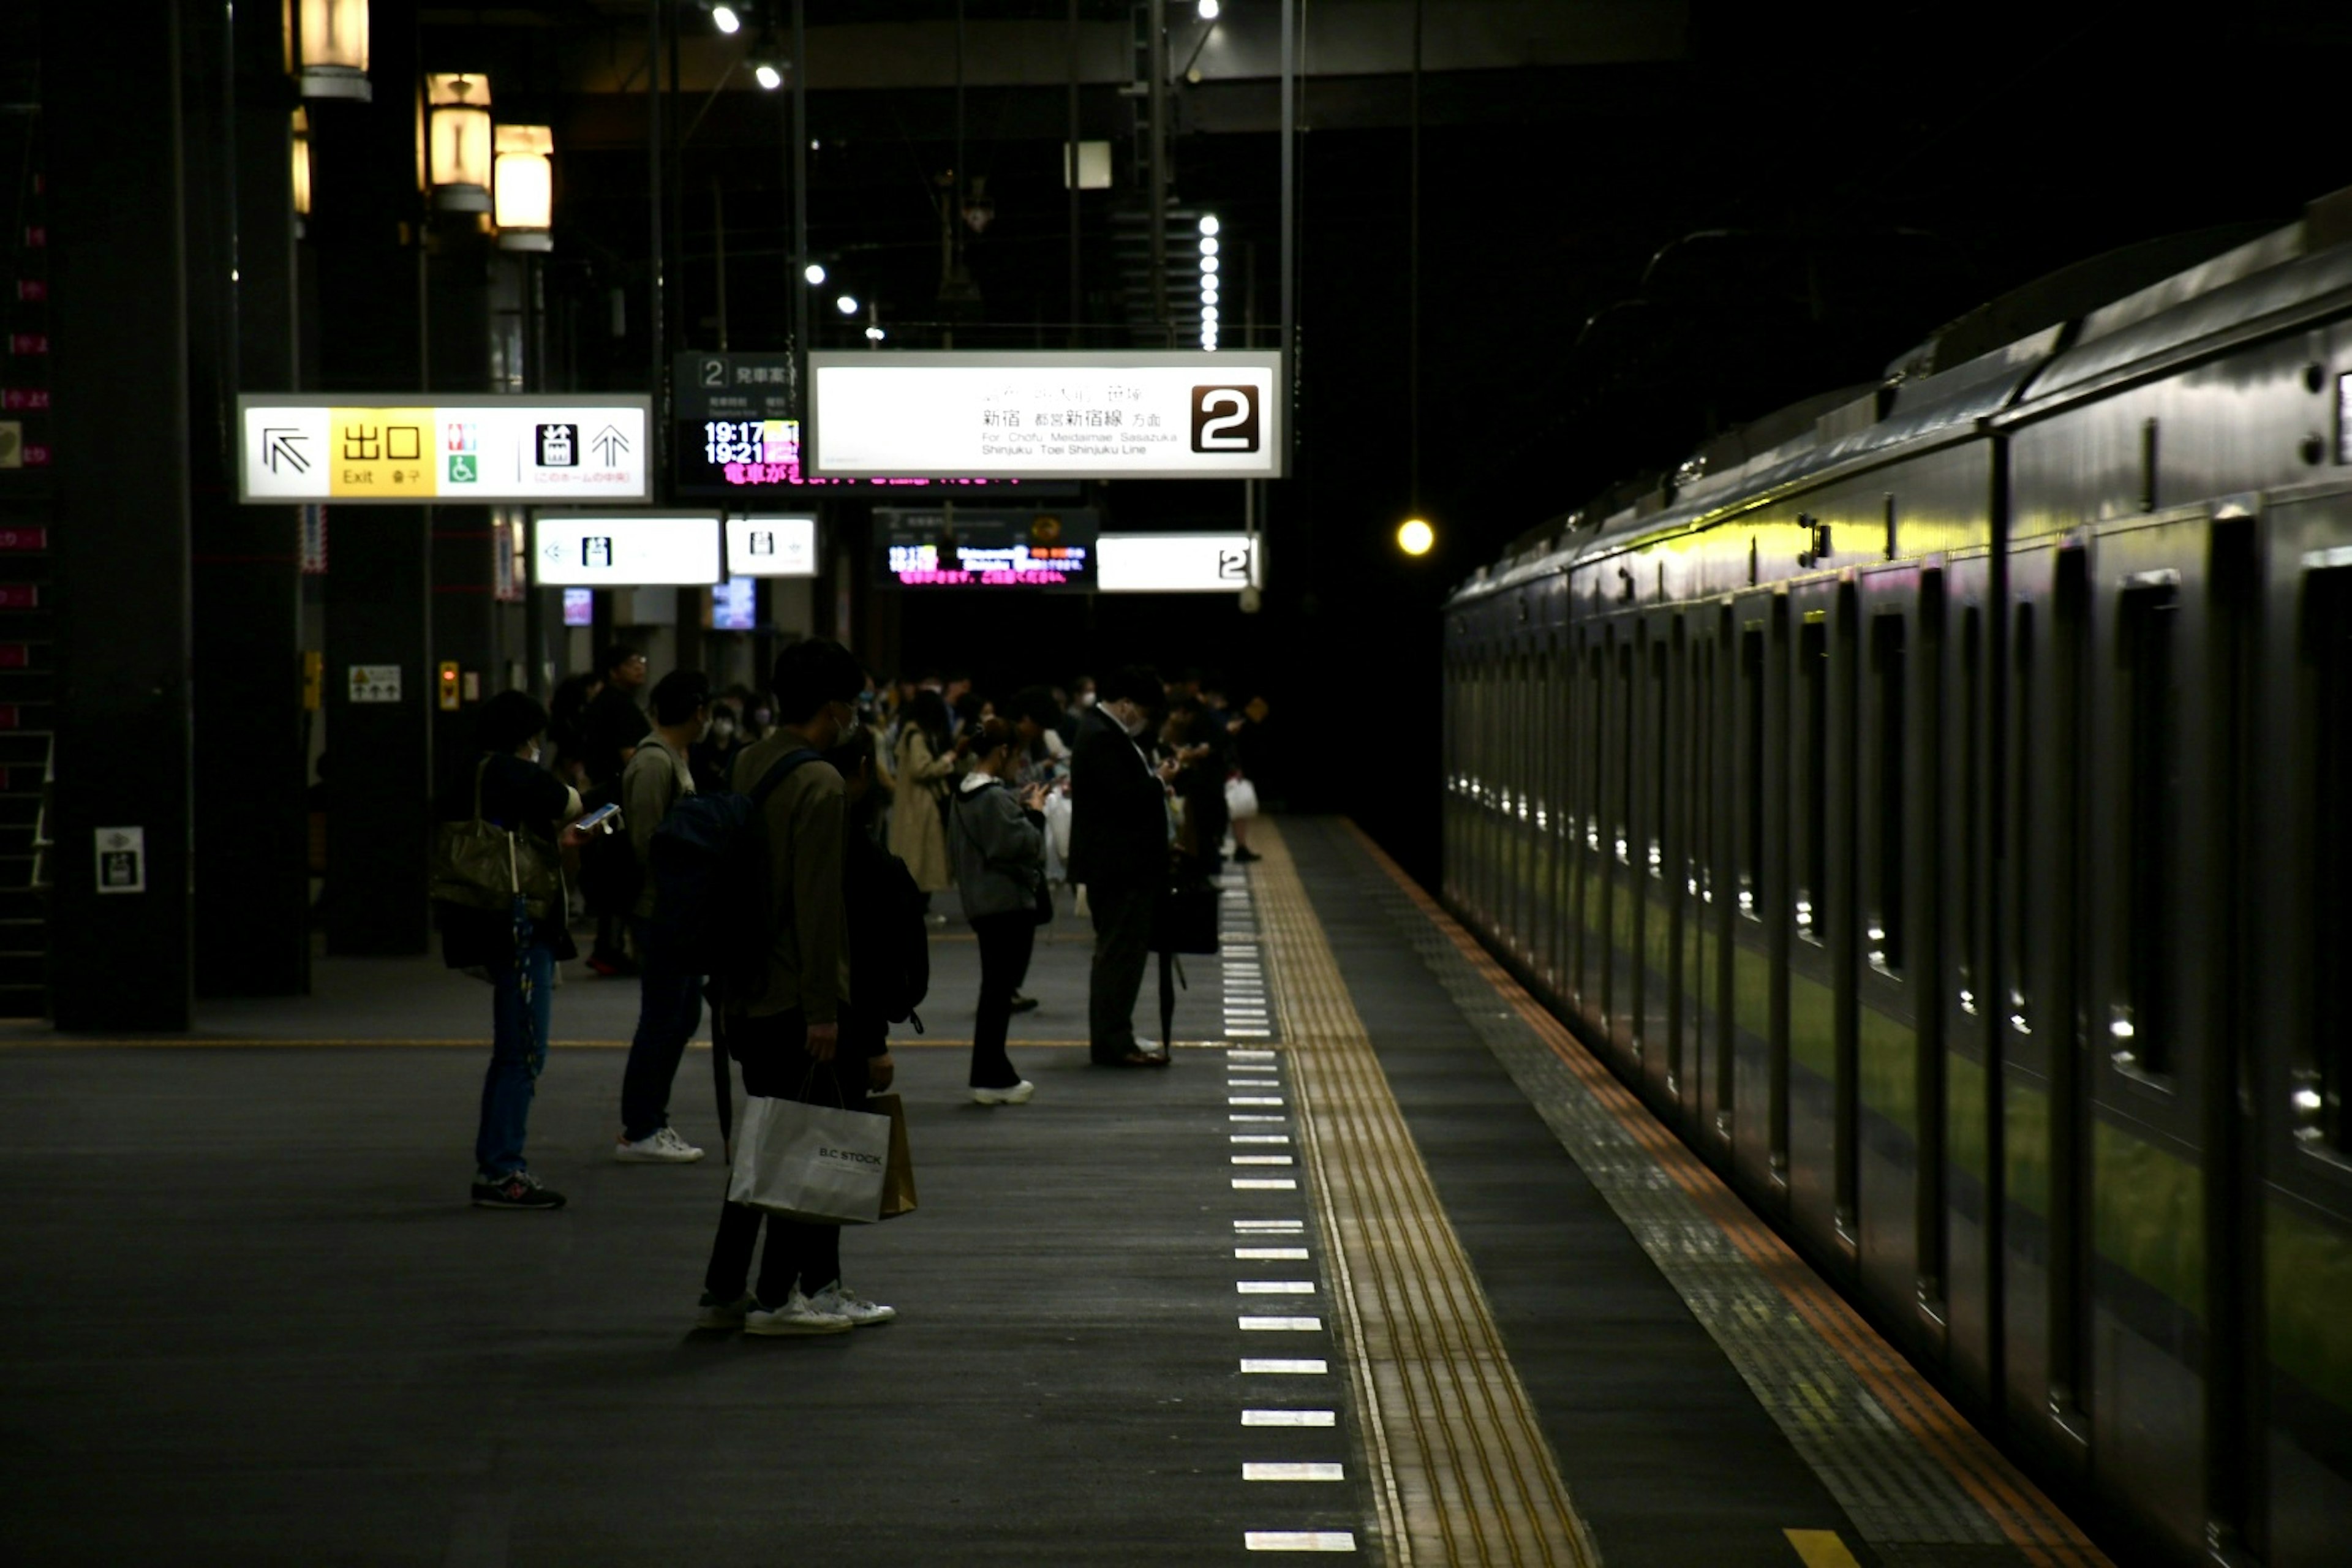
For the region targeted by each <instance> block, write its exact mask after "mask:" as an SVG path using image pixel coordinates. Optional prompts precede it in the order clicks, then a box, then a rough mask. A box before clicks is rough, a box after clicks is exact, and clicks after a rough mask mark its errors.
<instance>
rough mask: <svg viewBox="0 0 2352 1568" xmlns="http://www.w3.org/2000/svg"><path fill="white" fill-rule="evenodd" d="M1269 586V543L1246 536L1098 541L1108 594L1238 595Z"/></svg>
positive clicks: (1100, 575) (1100, 586) (1099, 582)
mask: <svg viewBox="0 0 2352 1568" xmlns="http://www.w3.org/2000/svg"><path fill="white" fill-rule="evenodd" d="M1095 587H1096V589H1097V591H1098V592H1101V593H1105V594H1238V593H1240V592H1241V591H1242V590H1243V589H1244V588H1263V587H1265V539H1263V538H1253V537H1252V536H1251V535H1249V534H1246V533H1106V534H1103V535H1102V536H1100V537H1099V538H1097V540H1096V541H1095Z"/></svg>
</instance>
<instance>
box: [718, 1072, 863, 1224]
mask: <svg viewBox="0 0 2352 1568" xmlns="http://www.w3.org/2000/svg"><path fill="white" fill-rule="evenodd" d="M889 1160H890V1119H889V1118H888V1117H887V1116H876V1115H873V1114H871V1113H870V1112H867V1111H863V1110H839V1109H837V1108H835V1107H834V1106H829V1105H809V1104H805V1103H803V1102H802V1101H800V1100H774V1099H771V1098H769V1097H768V1096H765V1095H757V1094H755V1095H751V1096H749V1097H747V1098H746V1099H745V1100H744V1102H743V1124H742V1126H741V1127H740V1128H738V1129H737V1130H736V1133H735V1168H734V1170H733V1172H732V1173H730V1175H729V1177H728V1181H727V1197H728V1200H729V1201H730V1203H739V1204H748V1205H751V1207H753V1208H756V1209H765V1210H767V1211H768V1212H769V1213H770V1214H779V1215H787V1216H788V1217H790V1218H793V1219H803V1220H809V1221H812V1222H814V1223H815V1224H818V1225H871V1224H873V1223H874V1222H875V1221H876V1220H877V1219H880V1218H881V1217H882V1179H883V1175H884V1173H885V1172H886V1171H887V1168H888V1165H889Z"/></svg>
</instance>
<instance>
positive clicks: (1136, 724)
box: [1070, 668, 1175, 1067]
mask: <svg viewBox="0 0 2352 1568" xmlns="http://www.w3.org/2000/svg"><path fill="white" fill-rule="evenodd" d="M1099 691H1100V696H1101V700H1100V701H1099V702H1097V704H1096V706H1095V707H1094V708H1093V710H1091V711H1089V712H1088V713H1087V717H1086V721H1085V722H1084V723H1082V724H1081V725H1079V727H1078V742H1077V745H1076V747H1074V748H1073V749H1072V752H1071V755H1070V805H1071V810H1072V820H1071V824H1070V879H1071V880H1072V881H1074V882H1082V883H1084V884H1085V885H1086V889H1087V900H1088V902H1089V904H1090V906H1091V908H1092V911H1093V914H1094V922H1095V955H1094V963H1093V966H1092V968H1091V970H1090V971H1089V972H1088V974H1087V1047H1088V1050H1089V1052H1090V1054H1091V1056H1092V1058H1093V1060H1094V1063H1095V1065H1096V1066H1097V1067H1166V1066H1167V1065H1168V1058H1167V1056H1166V1055H1165V1054H1164V1053H1162V1052H1159V1051H1147V1050H1145V1049H1143V1048H1142V1047H1139V1045H1137V1044H1136V1039H1135V998H1136V995H1137V994H1138V993H1139V992H1140V991H1141V990H1142V988H1143V972H1144V968H1145V965H1146V963H1148V961H1149V958H1150V951H1149V950H1150V943H1151V911H1152V906H1153V905H1154V904H1155V903H1156V902H1157V901H1158V900H1159V898H1160V891H1161V889H1163V888H1165V886H1166V885H1167V881H1168V864H1169V862H1168V856H1169V840H1170V828H1171V817H1170V815H1169V810H1168V791H1167V778H1168V776H1169V775H1170V774H1171V773H1174V771H1175V768H1174V764H1173V763H1170V764H1167V765H1165V766H1163V767H1160V768H1154V766H1153V765H1152V763H1151V762H1150V758H1149V757H1148V756H1147V754H1146V753H1145V752H1144V750H1143V746H1142V744H1141V742H1140V737H1142V736H1143V735H1144V734H1145V733H1146V732H1147V731H1148V730H1149V727H1150V722H1151V715H1152V713H1153V711H1154V710H1157V709H1158V708H1159V707H1160V703H1161V700H1162V698H1161V692H1160V679H1159V677H1157V676H1155V675H1154V674H1152V673H1151V671H1150V670H1148V669H1142V668H1128V669H1122V670H1119V671H1118V672H1117V673H1116V674H1114V675H1113V676H1112V677H1111V678H1110V679H1108V680H1106V681H1104V682H1103V683H1102V685H1101V687H1100V688H1099Z"/></svg>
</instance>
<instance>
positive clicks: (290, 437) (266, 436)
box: [261, 425, 310, 474]
mask: <svg viewBox="0 0 2352 1568" xmlns="http://www.w3.org/2000/svg"><path fill="white" fill-rule="evenodd" d="M309 438H310V437H307V436H305V435H304V434H303V433H302V432H301V431H299V430H297V429H293V428H291V427H289V426H284V425H269V426H263V427H262V431H261V460H262V462H263V463H264V464H265V465H266V466H267V467H268V469H269V471H270V472H271V473H273V474H274V473H276V472H278V459H280V458H284V459H285V461H286V463H287V465H288V466H289V468H292V469H293V470H294V471H295V472H296V473H298V474H307V473H309V472H310V458H306V457H304V456H303V455H302V451H301V443H302V442H304V441H306V440H308V439H309Z"/></svg>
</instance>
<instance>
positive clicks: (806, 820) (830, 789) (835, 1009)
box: [728, 730, 849, 1024]
mask: <svg viewBox="0 0 2352 1568" xmlns="http://www.w3.org/2000/svg"><path fill="white" fill-rule="evenodd" d="M807 743H808V742H805V741H803V740H802V739H801V737H800V736H798V735H796V734H794V733H793V731H789V730H778V731H775V732H774V733H773V734H772V735H770V736H769V737H768V738H767V739H766V740H764V741H761V742H760V743H759V744H758V745H756V746H749V747H746V748H745V749H744V752H743V754H742V755H741V756H740V757H737V758H736V759H735V778H734V781H733V782H734V787H735V788H736V789H737V790H738V791H740V793H742V794H744V795H749V794H751V791H752V790H753V788H755V787H756V786H757V785H758V784H759V782H760V778H761V774H763V773H766V772H767V771H768V770H769V768H771V767H772V766H773V765H775V763H778V762H780V761H782V759H783V758H784V757H785V756H786V755H787V754H788V753H790V752H795V751H798V750H799V749H800V748H801V747H803V746H804V745H806V744H807ZM848 818H849V813H848V809H847V805H846V802H845V799H844V796H843V792H842V784H841V775H840V774H839V773H835V772H834V770H833V768H832V766H831V765H830V764H828V763H823V762H808V763H802V764H801V765H800V766H799V767H797V768H794V769H793V771H792V773H790V774H788V775H787V776H786V777H785V779H784V781H783V783H782V784H778V785H777V786H776V787H775V788H774V789H772V790H771V791H769V792H768V798H767V800H766V801H765V802H763V803H762V804H761V807H760V822H759V835H760V838H761V844H762V847H763V848H764V849H765V851H766V853H767V858H768V868H767V903H768V919H767V926H768V958H767V962H766V963H765V964H763V965H762V966H761V973H759V974H758V975H757V976H756V977H753V978H752V980H751V984H749V985H748V986H746V987H745V989H744V992H743V994H741V995H740V996H730V997H729V999H728V1011H729V1012H730V1013H739V1014H741V1015H742V1016H746V1017H752V1018H767V1017H772V1016H775V1015H777V1014H779V1013H790V1012H794V1011H797V1012H799V1013H800V1014H801V1015H802V1016H803V1017H804V1018H805V1019H806V1020H807V1021H808V1022H809V1023H812V1024H831V1023H835V1022H836V1021H838V1019H839V1016H840V1011H841V999H842V998H843V997H844V996H846V995H847V994H849V916H848V911H847V910H846V908H845V905H844V903H843V900H842V875H843V873H842V857H843V854H844V850H845V843H846V840H847V837H848V834H849V820H848Z"/></svg>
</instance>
